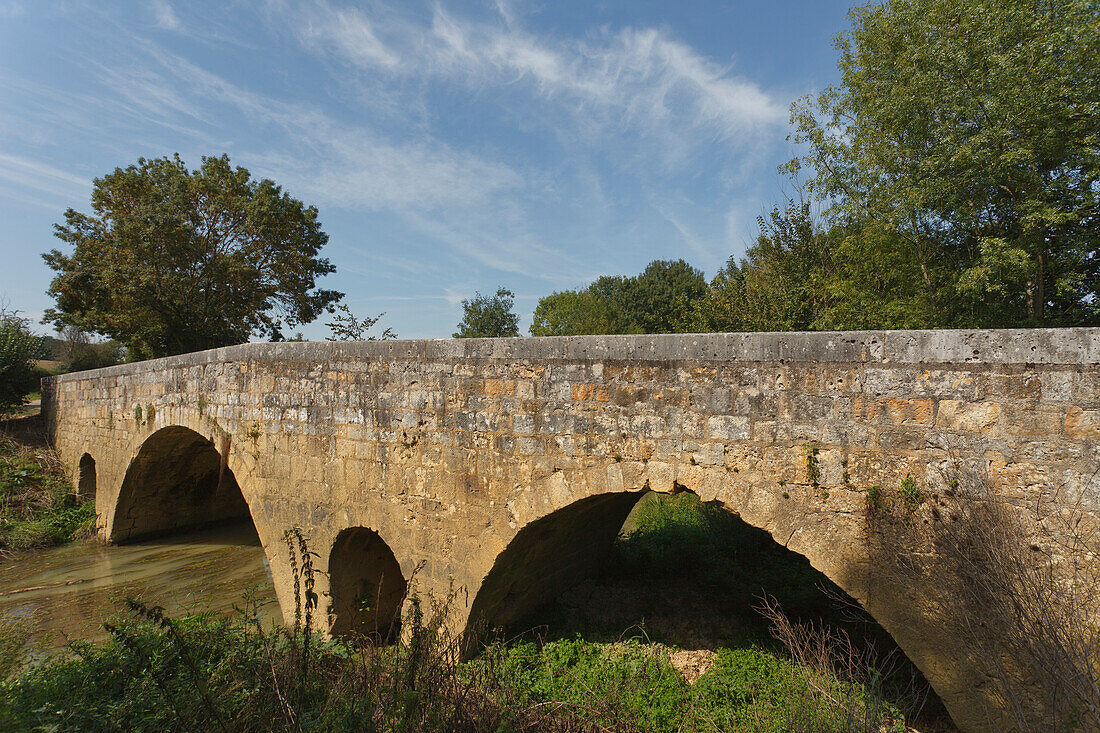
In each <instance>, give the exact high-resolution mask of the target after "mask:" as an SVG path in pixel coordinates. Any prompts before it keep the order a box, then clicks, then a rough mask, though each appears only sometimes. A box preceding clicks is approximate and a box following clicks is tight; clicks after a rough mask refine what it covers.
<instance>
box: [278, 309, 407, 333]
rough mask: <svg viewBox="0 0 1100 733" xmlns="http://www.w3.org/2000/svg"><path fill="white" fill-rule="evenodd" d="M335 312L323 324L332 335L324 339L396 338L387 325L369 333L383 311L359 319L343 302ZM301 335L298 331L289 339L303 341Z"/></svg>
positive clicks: (380, 318)
mask: <svg viewBox="0 0 1100 733" xmlns="http://www.w3.org/2000/svg"><path fill="white" fill-rule="evenodd" d="M335 313H336V315H334V316H333V317H332V321H330V322H329V323H326V324H325V325H326V326H328V327H329V329H331V330H332V335H331V336H328V337H326V338H325V340H326V341H390V340H391V339H395V338H397V334H396V333H394V331H393V329H392V328H389V327H387V328H386V329H385V330H383V331H382V333H380V334H378V335H377V336H375V335H374V334H372V333H370V330H371V329H372V328H374V326H375V324H376V323H378V322H379V321H380V320H382V316H384V315H386V314H385V313H379V314H378V315H377V316H375V317H374V318H371V317H370V316H366V317H365V318H363V319H359V318H356V317H355V314H353V313H352V312H351V309H350V308H348V306H347V304H345V303H341V304H340V305H338V306H336V311H335ZM301 336H302V334H300V333H299V334H295V338H294V339H289V340H291V341H294V340H297V341H303V340H304V339H302V337H301Z"/></svg>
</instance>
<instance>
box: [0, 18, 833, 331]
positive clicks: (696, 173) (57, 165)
mask: <svg viewBox="0 0 1100 733" xmlns="http://www.w3.org/2000/svg"><path fill="white" fill-rule="evenodd" d="M853 4H855V3H852V2H840V1H836V2H833V1H831V0H790V1H784V0H775V1H774V2H687V1H681V2H675V3H674V2H668V1H667V0H666V1H664V2H656V1H651V0H638V1H636V2H600V1H598V0H597V1H595V2H591V1H590V2H560V1H554V2H551V1H550V0H537V1H536V0H497V1H496V2H493V0H486V1H485V2H463V3H459V2H447V1H445V0H440V2H432V3H417V2H402V1H400V0H395V1H394V2H389V3H387V2H359V3H352V2H347V0H270V1H268V2H260V1H257V2H233V1H229V0H217V1H215V2H184V1H183V0H149V1H148V2H135V3H121V2H118V3H110V2H103V1H102V0H100V1H98V2H97V1H87V2H82V1H81V0H58V1H57V2H50V1H49V0H0V257H2V258H3V262H4V266H3V269H2V271H0V294H2V295H3V296H5V297H6V298H7V300H8V303H9V307H12V308H18V309H20V310H22V311H24V312H25V313H27V314H30V315H31V316H35V317H37V316H39V315H40V314H41V312H42V311H43V310H44V309H45V308H46V307H48V306H49V305H50V304H51V300H50V299H49V297H48V296H47V295H46V294H45V290H46V288H47V287H48V285H49V281H50V277H51V272H50V270H48V268H46V267H45V265H44V264H43V263H42V260H41V257H40V253H42V252H44V251H46V250H49V249H51V248H53V247H60V246H62V243H61V242H60V241H59V240H56V239H54V238H53V236H52V225H53V224H54V223H56V222H58V221H60V220H61V215H62V212H63V211H64V210H65V209H66V208H68V207H73V208H76V209H78V210H81V211H88V210H89V208H90V207H89V196H90V190H91V180H92V179H93V178H94V177H96V176H99V175H103V174H104V173H106V172H109V171H111V170H113V169H114V168H115V167H117V166H126V165H128V164H130V163H133V162H135V161H136V160H137V158H139V157H142V156H144V157H158V156H162V155H170V154H172V153H176V152H178V153H180V154H181V156H182V157H183V159H184V160H185V161H186V162H188V163H189V164H190V165H191V166H192V167H197V165H198V164H199V162H200V158H201V156H202V155H219V154H221V153H228V154H229V156H230V158H231V160H232V161H233V163H235V164H237V165H243V166H245V167H246V168H248V169H249V170H250V171H251V172H252V173H253V175H254V176H263V177H269V178H272V179H274V180H275V181H276V182H278V183H280V184H282V185H283V186H284V188H285V189H286V190H287V191H288V192H289V193H290V194H291V195H293V196H295V197H297V198H300V199H302V200H303V201H305V202H306V203H309V204H313V205H315V206H317V207H318V209H319V210H320V215H321V221H322V224H323V226H324V229H325V231H326V232H327V233H328V234H329V236H330V240H329V244H328V246H327V247H326V249H325V255H326V256H327V257H329V258H330V259H331V260H332V262H333V264H335V265H336V267H337V272H336V274H334V275H331V276H329V277H327V278H325V279H324V280H323V281H322V284H323V285H324V286H325V287H333V288H336V289H339V290H342V291H344V292H346V293H347V302H348V303H349V305H350V306H351V308H352V310H353V311H354V312H356V313H359V314H363V315H367V314H377V313H379V312H381V311H385V312H386V314H387V315H386V316H385V318H384V319H383V322H382V323H383V324H384V325H388V326H390V327H392V328H394V329H395V330H396V331H397V332H398V333H399V334H400V336H401V337H402V338H431V337H446V336H449V335H450V334H451V332H452V331H453V330H454V328H455V325H456V323H457V322H458V320H459V319H460V318H461V300H462V299H463V298H466V297H471V296H472V295H473V294H474V292H475V291H478V290H480V291H481V292H482V293H487V292H494V291H495V290H496V288H497V287H498V286H500V285H504V286H506V287H509V288H510V289H512V290H513V291H515V292H516V294H517V299H516V310H517V312H519V313H520V314H521V324H522V327H523V328H524V330H525V329H526V326H527V325H528V324H529V323H530V313H531V311H532V310H533V309H534V307H535V304H536V302H537V300H538V298H539V297H540V296H542V295H546V294H548V293H550V292H552V291H554V290H561V289H564V288H571V287H576V286H580V285H584V284H586V283H588V282H590V281H591V280H592V279H594V278H595V277H598V276H599V275H603V274H635V273H637V272H638V271H640V270H641V269H642V268H643V267H645V265H646V264H647V263H648V262H650V261H651V260H654V259H674V258H679V257H683V258H685V259H686V260H688V261H689V262H691V263H692V264H694V265H696V266H697V267H701V268H703V269H704V270H705V271H706V272H707V275H708V277H710V276H711V275H713V274H714V272H715V271H716V270H717V269H718V268H719V267H721V266H722V264H723V263H724V262H725V260H726V259H727V258H728V257H729V256H730V255H731V254H736V255H739V254H741V253H742V252H743V251H744V249H745V246H746V244H747V243H748V242H750V241H751V239H752V237H753V236H754V233H755V231H756V226H755V219H756V217H757V216H758V215H760V214H762V213H764V212H765V211H766V210H768V209H769V208H770V206H771V205H772V204H773V203H774V202H776V201H777V200H778V199H779V198H780V196H781V191H782V188H783V185H784V181H783V179H782V178H781V177H780V176H779V174H778V173H777V172H776V167H777V165H779V164H780V163H783V162H785V161H786V160H788V159H789V158H790V157H792V154H793V152H794V151H793V150H792V148H791V147H790V145H789V143H787V142H786V140H785V138H786V135H787V132H788V107H789V105H790V103H791V101H792V100H794V99H795V98H797V97H799V96H801V95H803V94H807V93H812V92H816V91H819V90H820V89H822V88H823V87H825V86H828V85H829V84H832V83H835V81H836V78H837V71H836V58H835V52H834V50H833V48H832V38H833V36H834V35H835V34H836V33H837V32H839V31H842V30H844V29H845V28H846V26H847V21H846V13H847V11H848V9H849V7H851V6H852V5H853ZM324 320H325V319H324V318H322V319H319V320H318V321H317V322H315V323H314V324H311V325H308V326H305V327H304V328H303V329H302V330H303V331H304V333H305V334H306V336H308V337H311V338H323V337H324V335H325V334H326V333H327V329H326V328H325V327H324V325H323V321H324ZM41 328H42V329H43V331H44V330H45V329H46V328H47V327H45V326H43V327H41Z"/></svg>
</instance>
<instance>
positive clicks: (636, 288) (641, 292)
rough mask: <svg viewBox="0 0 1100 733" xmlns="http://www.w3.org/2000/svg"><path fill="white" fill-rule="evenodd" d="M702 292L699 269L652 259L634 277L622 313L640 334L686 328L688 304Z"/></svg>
mask: <svg viewBox="0 0 1100 733" xmlns="http://www.w3.org/2000/svg"><path fill="white" fill-rule="evenodd" d="M706 291H707V281H706V279H705V278H704V277H703V271H702V270H699V269H697V268H695V267H692V266H691V265H689V264H688V263H687V262H685V261H684V260H654V261H653V262H650V263H649V264H648V265H646V268H645V269H644V270H642V273H641V274H640V275H638V277H637V278H635V281H634V284H633V287H632V288H631V289H630V298H629V299H627V300H626V302H625V303H624V305H623V315H624V318H625V320H627V321H629V322H631V323H633V324H636V325H637V327H638V329H639V330H640V331H641V332H642V333H678V332H684V331H689V330H691V314H692V307H693V305H694V303H695V301H697V300H698V299H699V298H701V297H703V295H704V294H705V293H706Z"/></svg>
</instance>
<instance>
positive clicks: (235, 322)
mask: <svg viewBox="0 0 1100 733" xmlns="http://www.w3.org/2000/svg"><path fill="white" fill-rule="evenodd" d="M92 209H93V214H91V215H86V214H81V213H79V212H77V211H74V210H73V209H69V210H68V211H66V212H65V223H64V224H63V225H62V224H59V225H57V226H56V227H55V230H56V235H57V236H58V237H59V238H60V239H61V240H63V241H65V242H68V243H69V244H72V245H73V246H74V247H75V249H74V252H73V253H72V255H65V254H62V253H61V252H60V251H58V250H56V249H55V250H53V251H51V252H48V253H46V254H45V255H43V257H44V259H45V260H46V263H47V264H48V265H49V266H50V267H51V268H52V269H53V270H55V271H56V272H57V275H56V276H55V277H54V279H53V282H52V283H51V284H50V289H49V293H50V295H52V296H53V297H54V298H55V299H56V300H57V307H56V308H51V309H50V310H48V311H47V312H46V321H48V322H53V323H54V324H56V325H57V326H59V327H61V326H64V325H71V326H76V327H77V328H80V329H82V330H86V331H91V332H96V333H102V334H106V335H108V336H110V337H112V338H115V339H117V340H119V341H121V342H122V343H123V344H125V345H126V348H127V351H128V355H129V357H130V358H132V359H142V358H150V357H155V356H164V355H168V354H177V353H182V352H187V351H196V350H199V349H208V348H213V347H217V346H225V345H229V344H236V343H242V342H245V341H247V340H248V339H249V337H250V336H252V335H258V336H265V337H269V338H272V339H274V340H280V339H281V338H282V328H283V327H284V326H288V327H293V326H295V325H297V324H298V323H305V322H309V321H311V320H313V319H314V318H316V317H317V316H318V315H319V314H320V313H321V312H322V311H323V310H324V309H326V308H330V307H331V305H332V304H333V303H335V302H336V301H338V300H339V299H340V298H341V297H342V295H341V294H340V293H337V292H335V291H332V290H321V289H316V288H315V279H316V278H317V277H318V276H323V275H326V274H328V273H330V272H333V271H334V269H335V268H334V267H333V266H332V265H331V264H329V261H328V260H327V259H322V258H319V257H318V256H317V254H318V252H319V251H320V249H321V248H322V247H323V246H324V245H325V243H326V242H327V241H328V236H327V235H326V234H325V233H324V232H323V231H321V227H320V224H319V222H318V221H317V209H315V208H314V207H312V206H310V207H307V206H305V205H304V204H303V203H302V202H301V201H299V200H297V199H294V198H291V197H290V196H288V195H287V194H285V193H283V191H282V189H281V188H280V187H279V186H277V185H276V184H275V183H274V182H272V181H270V180H267V179H263V180H260V181H254V180H252V178H251V176H250V174H249V172H248V171H247V170H245V169H244V168H241V167H236V168H233V167H231V166H230V164H229V158H228V156H224V155H223V156H221V157H219V158H210V157H204V158H203V159H202V166H201V167H200V168H199V169H198V170H194V171H189V170H188V169H187V167H186V165H184V163H183V161H181V160H180V158H179V156H178V155H177V156H174V157H172V158H157V159H154V160H146V159H144V158H141V159H139V160H138V162H137V165H131V166H129V167H127V168H125V169H123V168H117V169H115V171H114V172H113V173H109V174H107V175H106V176H104V177H102V178H97V179H96V180H95V182H94V184H93V189H92Z"/></svg>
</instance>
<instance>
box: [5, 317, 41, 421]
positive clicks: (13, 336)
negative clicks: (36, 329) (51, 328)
mask: <svg viewBox="0 0 1100 733" xmlns="http://www.w3.org/2000/svg"><path fill="white" fill-rule="evenodd" d="M40 350H41V339H39V337H37V336H35V335H33V334H32V333H31V332H30V330H29V328H28V324H27V320H26V319H25V318H20V317H19V316H18V314H17V313H9V312H5V311H3V310H0V414H3V413H7V412H10V411H11V410H12V409H13V408H16V407H20V406H22V405H23V404H25V402H26V397H27V394H28V393H30V392H33V391H35V390H36V389H37V388H38V382H39V378H40V374H39V372H38V370H36V369H35V365H34V359H35V357H36V356H37V355H38V352H39V351H40Z"/></svg>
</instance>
